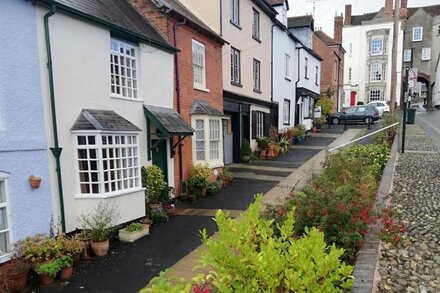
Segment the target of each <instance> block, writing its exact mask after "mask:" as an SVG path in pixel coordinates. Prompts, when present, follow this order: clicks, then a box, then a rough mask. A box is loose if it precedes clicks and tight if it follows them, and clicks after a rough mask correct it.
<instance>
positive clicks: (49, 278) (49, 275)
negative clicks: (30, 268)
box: [34, 261, 61, 285]
mask: <svg viewBox="0 0 440 293" xmlns="http://www.w3.org/2000/svg"><path fill="white" fill-rule="evenodd" d="M34 270H35V272H36V273H37V274H38V275H40V281H41V283H42V284H43V285H50V284H53V282H54V279H55V277H56V276H57V274H58V272H59V271H60V270H61V266H60V264H59V263H58V262H57V261H49V262H43V263H39V264H37V265H36V266H35V268H34Z"/></svg>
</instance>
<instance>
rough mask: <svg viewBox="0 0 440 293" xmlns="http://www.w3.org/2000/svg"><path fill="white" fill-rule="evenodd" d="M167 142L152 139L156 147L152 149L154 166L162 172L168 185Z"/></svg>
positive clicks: (152, 143)
mask: <svg viewBox="0 0 440 293" xmlns="http://www.w3.org/2000/svg"><path fill="white" fill-rule="evenodd" d="M167 141H168V140H166V139H152V140H151V145H153V146H155V147H154V148H153V149H152V156H153V165H155V166H157V167H159V168H160V169H161V170H162V172H163V176H164V177H165V181H166V182H167V183H168V160H167Z"/></svg>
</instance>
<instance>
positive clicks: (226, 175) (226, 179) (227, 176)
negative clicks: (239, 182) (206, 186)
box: [220, 167, 234, 187]
mask: <svg viewBox="0 0 440 293" xmlns="http://www.w3.org/2000/svg"><path fill="white" fill-rule="evenodd" d="M220 177H221V178H222V183H223V187H225V186H227V185H228V184H229V183H230V182H231V181H232V179H234V174H232V172H231V171H230V170H229V168H227V167H225V168H223V172H222V174H220Z"/></svg>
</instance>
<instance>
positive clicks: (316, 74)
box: [315, 66, 319, 85]
mask: <svg viewBox="0 0 440 293" xmlns="http://www.w3.org/2000/svg"><path fill="white" fill-rule="evenodd" d="M318 81H319V67H318V66H316V67H315V85H319V82H318Z"/></svg>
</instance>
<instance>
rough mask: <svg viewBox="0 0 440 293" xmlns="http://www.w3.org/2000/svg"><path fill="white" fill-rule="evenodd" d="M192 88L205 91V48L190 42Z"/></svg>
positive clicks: (197, 43)
mask: <svg viewBox="0 0 440 293" xmlns="http://www.w3.org/2000/svg"><path fill="white" fill-rule="evenodd" d="M192 60H193V75H194V76H193V78H194V87H195V88H199V89H206V67H205V46H204V45H203V44H202V43H199V42H197V41H195V40H192Z"/></svg>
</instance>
